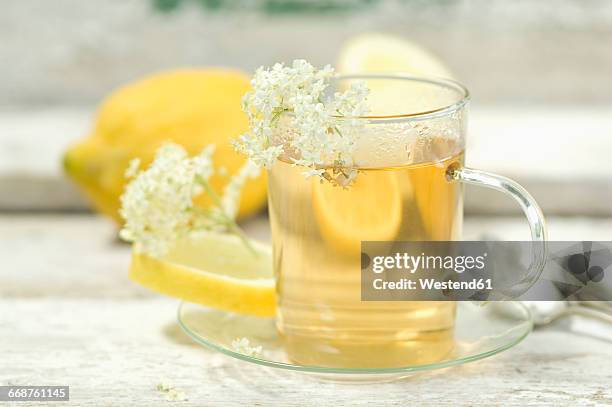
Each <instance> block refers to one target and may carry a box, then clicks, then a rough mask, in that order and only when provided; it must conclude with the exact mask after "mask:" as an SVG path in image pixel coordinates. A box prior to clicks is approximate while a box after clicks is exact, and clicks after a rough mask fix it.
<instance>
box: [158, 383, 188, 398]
mask: <svg viewBox="0 0 612 407" xmlns="http://www.w3.org/2000/svg"><path fill="white" fill-rule="evenodd" d="M156 388H157V391H159V392H161V393H164V394H165V395H166V400H167V401H186V400H189V399H188V398H187V394H186V393H185V392H184V391H183V390H181V389H177V388H175V387H174V386H172V385H171V384H170V382H168V380H167V379H163V380H162V381H161V382H160V383H158V384H157V386H156Z"/></svg>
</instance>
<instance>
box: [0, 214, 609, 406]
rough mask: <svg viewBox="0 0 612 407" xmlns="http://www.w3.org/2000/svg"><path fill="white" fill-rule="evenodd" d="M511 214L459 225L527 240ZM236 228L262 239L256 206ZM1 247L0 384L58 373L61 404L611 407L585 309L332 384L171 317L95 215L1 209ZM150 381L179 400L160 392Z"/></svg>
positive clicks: (600, 352)
mask: <svg viewBox="0 0 612 407" xmlns="http://www.w3.org/2000/svg"><path fill="white" fill-rule="evenodd" d="M523 222H524V221H523V220H522V219H518V218H516V219H515V218H468V219H467V220H466V225H465V236H466V238H475V237H478V236H482V235H483V234H485V233H487V234H494V235H496V236H499V237H502V238H506V239H521V238H526V237H527V227H526V225H525V224H524V223H523ZM549 224H550V235H551V238H552V239H557V240H563V239H573V240H575V239H593V240H596V239H599V240H604V239H608V240H610V238H611V237H612V219H585V218H576V219H564V218H552V219H550V220H549ZM246 228H247V230H248V231H249V233H251V234H252V235H254V236H255V237H257V238H260V239H263V240H267V239H268V232H267V227H266V220H265V219H264V218H260V219H257V220H255V221H252V222H250V223H249V224H248V225H246ZM0 256H2V259H3V266H2V271H1V272H0V349H1V350H2V356H1V357H0V384H2V385H7V384H14V385H43V384H44V385H69V386H70V397H71V401H70V402H69V403H66V405H87V406H116V405H121V406H154V405H168V404H176V405H185V406H234V405H236V406H238V405H241V406H250V405H283V406H293V405H296V406H302V405H303V406H311V405H312V406H324V405H337V406H341V405H351V406H353V405H359V406H360V405H364V406H365V405H392V406H393V405H397V406H406V405H432V406H440V405H449V406H480V405H482V406H492V405H494V406H495V405H500V406H501V405H503V406H508V405H521V406H523V405H526V404H530V403H541V404H543V405H555V406H558V405H572V406H573V405H581V406H582V405H587V406H590V405H612V388H611V387H612V336H607V334H603V335H602V332H610V331H605V329H608V328H607V327H603V326H595V325H594V324H595V323H594V322H592V321H585V320H575V319H564V320H561V321H558V322H557V323H554V324H552V325H549V326H547V327H545V328H540V329H538V330H536V331H535V332H533V333H532V334H531V335H529V336H528V337H527V338H526V339H525V340H524V341H523V342H522V343H520V344H519V345H518V346H516V347H515V348H512V349H510V350H508V351H506V352H504V353H502V354H499V355H497V356H495V357H492V358H489V359H485V360H482V361H479V362H475V363H471V364H466V365H463V366H461V367H456V368H451V369H446V370H443V371H439V372H436V373H434V374H422V375H417V376H413V377H410V378H407V379H402V380H400V381H396V382H392V383H378V384H367V383H352V384H351V383H333V382H325V381H320V380H318V379H316V378H313V377H310V376H306V375H301V374H298V373H290V372H286V371H278V370H275V369H271V368H264V367H260V366H256V365H250V364H247V363H245V362H240V361H237V360H234V359H231V358H229V357H226V356H223V355H221V354H218V353H215V352H213V351H209V350H206V349H204V348H202V347H200V346H198V345H196V344H194V343H193V342H192V341H191V340H190V339H189V338H188V337H187V336H186V335H185V334H184V333H183V332H182V331H181V330H180V328H179V327H178V325H177V323H176V317H175V316H176V307H177V301H176V300H174V299H169V298H164V297H161V296H159V295H157V294H154V293H151V292H149V291H147V290H145V289H143V288H141V287H139V286H137V285H136V284H134V283H132V282H130V281H129V280H128V278H127V267H128V263H129V247H128V246H126V245H123V244H120V243H117V241H116V240H115V230H114V228H113V226H112V225H111V224H110V222H108V221H107V220H105V219H101V218H98V217H94V216H89V215H18V214H4V215H0ZM602 329H603V331H602ZM594 332H597V334H596V335H595V334H594ZM161 381H167V382H169V383H171V384H172V385H173V386H174V387H177V388H180V389H181V390H183V391H184V393H185V395H186V397H187V398H188V400H186V401H181V402H169V401H167V400H166V398H165V395H164V394H162V393H161V392H159V391H158V390H156V385H157V384H158V383H160V382H161ZM0 405H2V402H0ZM15 405H27V403H19V404H15ZM31 405H35V406H40V405H43V404H42V403H32V404H31ZM49 405H54V406H57V405H62V403H58V402H56V403H50V404H49Z"/></svg>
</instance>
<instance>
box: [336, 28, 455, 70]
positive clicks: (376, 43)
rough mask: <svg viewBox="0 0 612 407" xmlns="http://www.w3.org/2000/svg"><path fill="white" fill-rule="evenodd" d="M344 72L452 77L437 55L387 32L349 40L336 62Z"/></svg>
mask: <svg viewBox="0 0 612 407" xmlns="http://www.w3.org/2000/svg"><path fill="white" fill-rule="evenodd" d="M337 67H338V71H339V72H341V73H366V72H406V73H410V74H413V75H423V76H440V77H445V78H450V77H452V74H451V72H450V70H449V69H448V68H446V66H445V65H444V64H443V63H442V62H441V61H440V60H439V59H438V58H437V57H436V56H434V55H432V54H431V53H430V52H428V51H426V50H425V49H423V48H421V47H419V46H418V45H416V44H415V43H413V42H410V41H407V40H405V39H403V38H399V37H395V36H392V35H387V34H378V33H368V34H361V35H358V36H356V37H354V38H352V39H350V40H348V41H347V42H346V43H345V45H344V46H343V47H342V49H341V51H340V56H339V58H338V63H337Z"/></svg>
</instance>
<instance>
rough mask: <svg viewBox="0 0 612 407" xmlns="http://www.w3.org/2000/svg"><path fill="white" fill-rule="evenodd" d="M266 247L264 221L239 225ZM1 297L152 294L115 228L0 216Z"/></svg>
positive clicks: (608, 225) (490, 232)
mask: <svg viewBox="0 0 612 407" xmlns="http://www.w3.org/2000/svg"><path fill="white" fill-rule="evenodd" d="M548 224H549V238H550V239H552V240H577V239H583V240H612V218H607V219H588V218H573V219H572V218H570V219H567V218H555V217H553V218H550V219H549V222H548ZM244 227H245V229H246V231H247V233H249V234H250V235H251V236H253V237H255V238H257V239H259V240H262V241H269V239H270V237H269V234H270V231H269V226H268V221H267V218H266V217H263V216H262V217H258V218H254V219H251V220H250V221H248V222H247V223H245V224H244ZM463 235H464V237H465V239H479V238H483V237H486V236H492V237H495V238H499V239H506V240H522V239H528V238H529V229H528V227H527V223H526V221H525V220H524V219H523V218H519V217H508V218H503V217H502V218H492V217H467V218H466V220H465V224H464V234H463ZM0 258H1V259H2V266H0V282H1V284H0V297H5V298H6V297H28V298H29V297H62V298H133V297H151V296H153V295H154V294H152V293H150V292H149V291H147V290H145V289H143V288H141V287H140V286H138V285H136V284H134V283H132V282H131V281H130V280H129V279H128V278H127V270H128V266H129V262H130V248H129V246H128V245H126V244H123V243H120V242H118V241H117V238H116V227H115V225H114V224H113V223H112V222H111V221H109V220H107V219H104V218H102V217H98V216H88V215H71V216H65V215H64V216H63V215H11V214H3V215H0Z"/></svg>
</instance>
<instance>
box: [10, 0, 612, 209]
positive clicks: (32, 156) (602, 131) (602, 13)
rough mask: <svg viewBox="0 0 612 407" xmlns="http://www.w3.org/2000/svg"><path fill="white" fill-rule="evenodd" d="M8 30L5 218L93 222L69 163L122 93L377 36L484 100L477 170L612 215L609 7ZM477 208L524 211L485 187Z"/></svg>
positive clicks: (375, 11) (145, 7) (140, 13)
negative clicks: (210, 69)
mask: <svg viewBox="0 0 612 407" xmlns="http://www.w3.org/2000/svg"><path fill="white" fill-rule="evenodd" d="M0 27H1V29H0V61H1V63H0V95H2V96H1V97H0V210H4V211H48V210H51V211H82V210H87V208H88V207H89V206H88V204H87V203H86V202H85V200H84V199H83V198H82V196H81V194H80V193H79V192H78V191H77V189H76V187H75V186H74V185H73V184H72V183H71V182H70V181H69V180H67V179H66V178H65V176H64V174H63V170H62V167H61V157H62V154H63V153H64V151H65V150H66V149H67V148H68V146H69V145H71V144H73V143H74V142H75V141H76V140H78V139H80V138H83V137H85V136H86V135H87V134H88V133H89V132H90V130H91V128H92V127H93V125H94V117H95V112H96V107H97V106H98V105H99V103H100V102H101V100H102V99H103V98H104V97H105V96H106V95H108V94H109V93H110V92H112V91H113V90H114V89H116V88H117V87H119V86H121V85H123V84H126V83H129V82H132V81H135V80H138V79H140V78H142V77H143V76H146V75H149V74H151V73H155V72H158V71H162V70H168V69H173V68H177V67H187V66H196V67H202V66H222V67H232V68H238V69H241V70H244V71H245V72H247V73H249V72H252V71H253V70H254V69H255V68H256V67H258V66H260V65H266V64H271V63H274V62H276V61H291V60H293V59H295V58H305V59H307V60H309V61H311V62H312V63H314V64H315V65H323V64H327V63H331V64H332V65H333V64H335V62H336V61H337V58H338V53H339V52H340V49H341V48H342V47H343V44H345V43H346V41H348V40H349V39H350V38H352V37H354V36H355V35H358V34H361V33H364V32H379V33H387V34H392V35H395V36H397V37H399V38H403V39H406V40H410V41H412V42H414V43H416V44H418V45H420V46H421V47H423V48H424V49H426V50H428V51H429V52H431V53H432V54H433V55H435V56H437V57H438V58H439V59H440V60H441V61H443V62H444V64H445V65H446V66H447V67H448V69H450V71H451V72H453V74H454V76H455V78H456V79H458V80H460V81H461V82H463V83H464V84H466V85H467V86H468V87H469V88H470V90H471V91H472V97H473V104H472V114H471V118H470V133H469V134H470V135H469V140H470V141H469V143H470V144H469V147H468V154H467V157H468V164H469V165H471V166H474V167H480V168H484V169H488V170H493V171H498V172H501V173H503V174H505V175H508V176H510V177H514V178H516V179H517V180H518V181H520V182H521V183H523V184H524V185H525V186H526V187H527V188H528V189H529V190H530V191H531V192H532V193H533V194H534V195H535V197H536V198H537V199H538V200H539V201H540V202H541V204H542V206H543V208H544V210H545V212H546V213H547V214H549V215H556V214H560V215H572V216H573V215H588V216H608V215H612V205H610V202H612V188H610V187H611V186H612V171H611V170H612V164H611V163H610V162H611V160H610V159H609V155H610V152H612V141H610V140H612V138H611V137H610V136H611V135H612V48H611V47H610V44H611V43H612V3H611V2H609V1H605V0H549V1H541V2H534V1H527V0H519V1H505V0H429V1H427V0H388V1H384V0H249V1H240V0H107V1H104V2H92V1H87V2H84V1H79V0H56V1H53V2H47V1H40V0H21V1H14V2H7V3H6V4H4V5H3V10H2V13H1V14H0ZM466 210H467V213H474V214H481V213H484V214H518V213H519V212H518V211H519V209H518V207H516V206H515V204H514V203H513V202H510V201H508V200H507V199H506V198H504V197H503V196H500V195H499V194H496V193H492V192H488V191H482V190H473V191H472V190H471V189H470V190H468V194H467V206H466Z"/></svg>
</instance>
